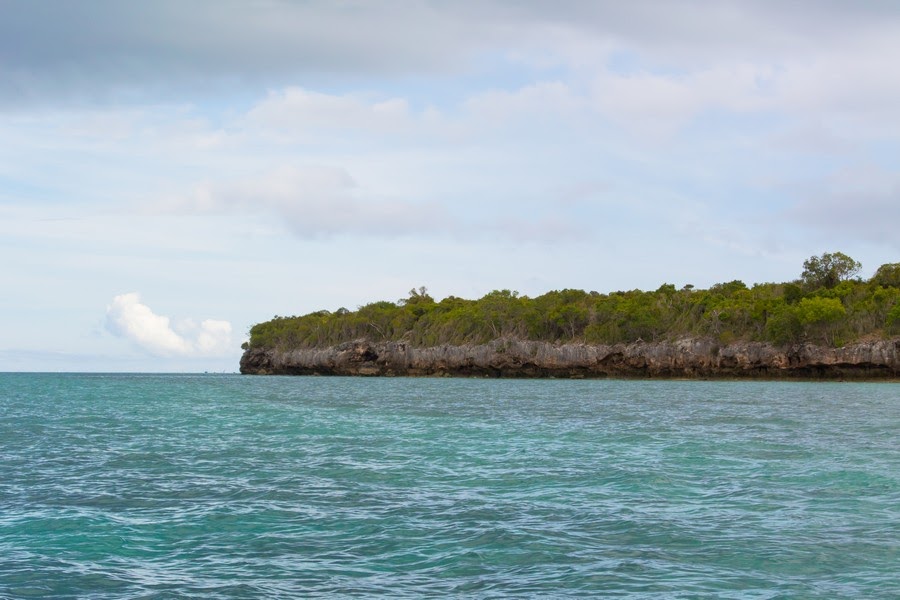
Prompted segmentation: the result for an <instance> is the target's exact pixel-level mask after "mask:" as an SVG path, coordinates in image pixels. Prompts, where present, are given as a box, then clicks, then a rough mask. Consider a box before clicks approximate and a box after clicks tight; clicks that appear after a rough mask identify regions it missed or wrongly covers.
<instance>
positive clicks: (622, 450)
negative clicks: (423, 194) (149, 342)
mask: <svg viewBox="0 0 900 600" xmlns="http://www.w3.org/2000/svg"><path fill="white" fill-rule="evenodd" d="M0 390H2V391H0V597H3V598H50V597H53V598H66V597H89V598H289V597H373V598H375V597H407V598H421V597H466V598H470V597H471V598H499V597H511V598H524V597H540V598H547V597H550V598H553V597H598V596H599V597H625V598H898V597H900V574H898V573H900V441H898V431H900V386H898V385H896V384H838V383H833V384H827V383H763V382H745V383H730V382H685V381H668V382H641V381H508V380H507V381H504V380H474V379H345V378H313V377H310V378H302V377H297V378H281V377H267V378H263V377H240V376H218V375H214V376H199V375H198V376H185V375H50V374H48V375H36V374H0Z"/></svg>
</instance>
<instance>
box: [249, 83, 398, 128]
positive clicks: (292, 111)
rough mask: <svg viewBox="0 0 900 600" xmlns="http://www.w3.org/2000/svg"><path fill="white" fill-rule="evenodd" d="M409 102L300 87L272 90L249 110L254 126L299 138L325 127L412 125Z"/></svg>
mask: <svg viewBox="0 0 900 600" xmlns="http://www.w3.org/2000/svg"><path fill="white" fill-rule="evenodd" d="M410 119H411V115H410V112H409V106H408V104H407V102H406V100H405V99H403V98H389V99H386V100H377V101H369V100H367V99H365V98H362V97H359V96H353V95H343V96H338V95H331V94H323V93H318V92H312V91H308V90H305V89H303V88H300V87H295V86H291V87H287V88H285V89H284V90H281V91H270V92H269V94H268V96H267V97H266V98H265V99H264V100H263V101H262V102H260V103H259V104H257V105H256V106H255V107H253V109H251V110H250V111H249V112H248V113H247V120H248V122H249V125H250V126H251V127H253V126H255V127H261V128H263V129H268V130H274V131H276V132H278V133H279V134H280V135H282V136H288V137H289V138H290V139H296V137H297V136H303V135H304V134H309V133H311V132H313V131H320V130H323V129H331V130H351V131H354V132H359V131H360V130H364V131H374V132H382V133H383V132H390V131H397V130H400V129H403V128H406V127H408V126H409V125H410Z"/></svg>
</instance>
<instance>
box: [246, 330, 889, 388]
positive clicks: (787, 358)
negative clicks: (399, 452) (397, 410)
mask: <svg viewBox="0 0 900 600" xmlns="http://www.w3.org/2000/svg"><path fill="white" fill-rule="evenodd" d="M241 373H247V374H255V375H270V374H271V375H381V376H463V377H466V376H469V377H471V376H477V377H561V378H577V377H640V378H653V377H661V378H667V377H668V378H759V379H792V378H794V379H835V380H840V379H900V338H897V339H892V340H879V341H873V342H863V343H857V344H853V345H849V346H845V347H842V348H826V347H821V346H815V345H811V344H799V345H793V346H788V347H777V346H773V345H772V344H768V343H762V342H739V343H733V344H727V345H722V344H718V343H716V342H715V341H712V340H705V339H685V340H680V341H677V342H658V343H642V342H638V343H632V344H615V345H611V346H605V345H588V344H550V343H546V342H532V341H526V340H517V339H500V340H495V341H492V342H490V343H488V344H484V345H477V346H437V347H431V348H418V347H413V346H411V345H409V344H406V343H403V342H379V343H373V342H369V341H367V340H357V341H354V342H347V343H344V344H340V345H337V346H332V347H327V348H306V349H296V350H272V349H259V348H257V349H250V350H247V351H246V352H245V353H244V355H243V357H242V358H241Z"/></svg>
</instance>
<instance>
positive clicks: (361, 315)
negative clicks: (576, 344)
mask: <svg viewBox="0 0 900 600" xmlns="http://www.w3.org/2000/svg"><path fill="white" fill-rule="evenodd" d="M803 267H804V270H803V273H802V275H801V277H800V279H798V280H796V281H793V282H787V283H762V284H756V285H754V286H752V287H748V286H747V285H745V284H744V283H743V282H742V281H738V280H735V281H729V282H727V283H719V284H716V285H714V286H712V287H710V288H709V289H708V290H697V289H694V288H693V286H691V285H686V286H684V287H683V288H681V289H676V287H675V286H674V285H672V284H664V285H662V286H660V287H659V288H658V289H657V290H656V291H652V292H645V291H640V290H632V291H627V292H624V291H623V292H613V293H611V294H599V293H597V292H584V291H582V290H570V289H566V290H558V291H551V292H547V293H546V294H543V295H541V296H538V297H536V298H529V297H527V296H520V295H519V294H518V293H517V292H514V291H510V290H495V291H493V292H490V293H489V294H487V295H485V296H484V297H482V298H480V299H478V300H464V299H462V298H457V297H455V296H449V297H447V298H444V299H443V300H441V301H440V302H438V301H435V299H434V298H432V297H431V296H430V295H429V294H428V291H427V290H426V289H425V288H424V287H421V288H418V289H413V290H410V292H409V297H407V298H404V299H402V300H399V301H396V302H386V301H381V302H374V303H372V304H367V305H365V306H361V307H359V308H358V309H357V310H356V311H350V310H347V309H345V308H339V309H338V310H336V311H334V312H329V311H327V310H321V311H317V312H314V313H310V314H308V315H303V316H299V317H297V316H294V317H279V316H275V317H274V318H273V319H272V320H270V321H266V322H265V323H260V324H258V325H254V326H253V327H252V328H251V329H250V341H249V342H248V343H246V344H244V348H245V349H246V348H309V347H322V346H329V345H334V344H338V343H342V342H346V341H351V340H354V339H359V338H366V339H369V340H372V341H376V342H378V341H405V342H407V343H410V344H412V345H416V346H436V345H443V344H451V345H458V344H479V343H485V342H488V341H490V340H493V339H498V338H504V337H515V338H520V339H529V340H540V341H546V342H554V343H555V342H573V341H583V342H587V343H593V344H614V343H618V342H635V341H661V340H673V339H678V338H682V337H688V336H689V337H712V338H715V339H718V340H719V341H720V342H722V343H729V342H734V341H740V340H746V341H769V342H773V343H775V344H779V345H782V344H789V343H797V342H802V341H811V342H815V343H818V344H825V345H836V346H838V345H843V344H845V343H848V342H852V341H856V340H859V339H862V338H867V337H869V338H871V337H885V336H891V335H898V334H900V263H892V264H886V265H882V266H881V267H880V268H879V269H878V271H877V272H876V273H875V275H874V276H873V277H872V278H871V279H869V280H868V281H864V280H862V279H859V278H857V277H856V274H857V273H858V272H859V270H860V268H861V265H860V264H859V263H858V262H856V261H855V260H853V259H852V258H850V257H849V256H846V255H845V254H842V253H840V252H836V253H833V254H828V253H826V254H823V255H822V256H818V257H816V256H814V257H812V258H810V259H809V260H807V261H805V262H804V264H803Z"/></svg>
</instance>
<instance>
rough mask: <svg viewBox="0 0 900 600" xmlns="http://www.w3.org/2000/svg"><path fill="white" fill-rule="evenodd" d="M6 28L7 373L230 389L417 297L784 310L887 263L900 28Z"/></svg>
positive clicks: (476, 20) (12, 4)
mask: <svg viewBox="0 0 900 600" xmlns="http://www.w3.org/2000/svg"><path fill="white" fill-rule="evenodd" d="M0 15H2V18H0V140H2V142H3V143H2V144H0V247H2V248H3V253H4V261H3V264H2V266H0V275H2V276H3V278H4V281H6V282H7V285H6V289H7V294H6V295H5V297H4V299H3V309H4V310H3V311H2V313H0V314H2V316H0V319H2V322H0V327H2V329H3V331H4V332H6V333H5V336H4V338H2V339H0V357H4V358H5V359H6V361H7V362H6V364H7V367H6V368H9V369H26V370H40V369H41V368H47V369H50V370H57V369H65V368H66V366H65V365H69V368H77V369H88V370H121V369H129V370H133V369H135V368H140V369H149V370H197V369H199V370H207V369H215V370H221V369H226V370H234V368H236V366H237V357H238V356H239V354H240V350H239V348H238V346H239V344H240V342H241V341H242V339H243V338H244V336H245V334H246V331H247V329H248V328H249V326H250V325H251V324H253V323H255V322H258V321H261V320H264V319H267V318H269V317H271V316H272V315H273V314H295V313H297V314H300V313H304V312H309V311H312V310H317V309H321V308H328V309H335V308H337V307H339V306H346V307H348V308H356V306H358V305H360V304H364V303H367V302H370V301H374V300H380V299H396V298H399V297H401V296H403V295H405V291H406V290H408V289H410V288H412V287H414V286H415V287H418V286H420V285H426V286H428V287H429V289H430V290H431V292H432V293H433V294H434V295H436V296H438V297H441V296H445V295H449V294H454V295H460V296H467V297H478V296H480V295H483V294H484V293H486V292H488V291H490V290H491V289H495V288H509V289H516V290H519V291H520V292H522V293H524V294H529V295H537V294H540V293H543V292H545V291H548V290H550V289H559V288H565V287H577V288H583V289H593V290H597V291H601V292H609V291H614V290H616V289H630V288H635V287H638V288H644V289H655V288H656V287H658V286H659V285H660V284H662V283H664V282H671V283H676V284H678V285H684V284H686V283H691V284H694V285H696V286H699V287H703V286H707V285H710V284H712V283H715V282H717V281H723V280H730V279H735V278H739V279H743V280H744V281H746V282H748V283H753V282H760V281H772V280H779V281H781V280H788V279H792V278H794V277H796V276H798V275H799V272H800V270H801V268H802V267H801V265H802V261H803V260H804V259H805V258H807V257H808V256H810V255H812V254H820V253H821V252H824V251H836V250H839V251H843V252H846V253H848V254H851V255H852V256H853V257H854V258H857V259H858V260H860V261H862V262H863V265H864V275H865V274H870V273H871V272H874V270H875V269H876V268H877V267H878V266H879V265H880V264H882V263H884V262H896V261H898V260H900V236H898V235H897V234H896V232H895V231H894V230H895V228H896V227H895V225H894V224H895V223H896V222H897V221H898V220H900V212H898V211H900V175H898V164H897V159H896V157H897V156H900V147H898V146H900V144H898V139H900V111H898V109H897V107H898V106H900V71H898V70H897V69H896V64H897V63H898V61H900V6H898V5H896V4H895V3H891V2H875V1H871V2H859V3H846V2H829V1H826V2H822V1H812V0H810V1H808V2H792V3H785V2H767V1H752V2H751V1H730V2H728V1H725V2H711V1H690V0H681V1H667V2H647V1H642V2H627V3H597V2H562V3H560V2H557V3H552V4H549V3H544V2H490V1H481V2H454V3H447V2H424V1H423V2H406V3H389V4H373V3H363V2H359V3H356V2H341V3H336V2H324V1H323V2H302V3H301V2H279V1H276V0H261V1H259V2H229V1H225V2H211V1H210V2H203V1H200V2H191V3H183V2H174V1H171V2H170V1H165V0H162V1H157V2H152V3H125V2H117V1H112V0H110V1H82V2H77V3H76V2H57V3H42V2H29V1H17V0H0ZM133 290H136V292H135V291H133ZM138 293H140V296H138ZM142 298H143V299H146V300H142ZM144 302H146V304H145V303H144ZM107 307H108V308H107ZM151 307H152V308H151ZM16 357H18V358H16ZM42 357H44V358H45V359H46V361H43V359H42ZM66 357H68V358H66ZM42 361H43V362H42ZM42 365H47V366H46V367H43V366H42ZM3 366H4V365H0V368H3Z"/></svg>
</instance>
